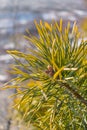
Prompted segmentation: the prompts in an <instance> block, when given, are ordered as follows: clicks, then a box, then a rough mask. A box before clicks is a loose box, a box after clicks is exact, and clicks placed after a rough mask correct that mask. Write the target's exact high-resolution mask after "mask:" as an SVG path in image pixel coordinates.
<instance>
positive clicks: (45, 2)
mask: <svg viewBox="0 0 87 130" xmlns="http://www.w3.org/2000/svg"><path fill="white" fill-rule="evenodd" d="M60 18H62V19H63V21H64V22H65V23H66V22H67V21H71V24H73V22H74V21H77V24H78V26H79V29H80V30H81V31H82V32H84V34H85V35H84V36H85V38H86V39H87V0H31V1H30V0H0V86H1V87H2V85H3V84H4V83H5V82H7V81H9V80H10V79H11V75H10V74H9V73H8V72H7V70H9V68H10V64H11V63H12V62H13V59H12V57H11V56H9V55H8V54H7V52H6V50H11V49H18V50H22V51H25V50H26V47H27V44H26V41H25V40H24V38H23V34H25V30H26V29H29V30H30V31H32V33H34V34H35V33H36V30H35V27H34V20H35V19H36V20H38V21H39V20H40V19H41V20H45V21H48V22H51V20H53V19H55V20H56V21H59V19H60ZM11 93H13V91H12V90H6V91H0V130H19V129H20V126H18V125H15V124H14V122H15V120H13V121H12V119H11V116H9V115H10V114H9V110H10V105H9V104H10V102H11V99H9V98H8V96H9V95H10V94H11ZM24 130H25V128H24Z"/></svg>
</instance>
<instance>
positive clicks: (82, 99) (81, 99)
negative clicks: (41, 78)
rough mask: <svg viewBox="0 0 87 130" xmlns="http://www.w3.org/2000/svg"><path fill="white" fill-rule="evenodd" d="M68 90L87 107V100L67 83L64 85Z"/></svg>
mask: <svg viewBox="0 0 87 130" xmlns="http://www.w3.org/2000/svg"><path fill="white" fill-rule="evenodd" d="M62 86H64V87H65V88H66V89H67V90H69V91H70V92H71V93H72V94H73V95H74V96H75V97H76V98H77V99H79V100H80V101H81V102H82V103H83V104H84V105H86V106H87V100H85V99H84V98H83V97H82V96H81V95H80V94H79V93H78V92H77V91H76V90H74V89H73V88H72V87H70V86H69V85H68V84H67V83H62Z"/></svg>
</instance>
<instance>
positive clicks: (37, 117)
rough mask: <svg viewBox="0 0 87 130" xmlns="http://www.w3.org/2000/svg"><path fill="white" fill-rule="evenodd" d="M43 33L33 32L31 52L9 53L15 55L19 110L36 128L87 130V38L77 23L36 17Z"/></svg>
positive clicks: (20, 115) (13, 84) (23, 118)
mask: <svg viewBox="0 0 87 130" xmlns="http://www.w3.org/2000/svg"><path fill="white" fill-rule="evenodd" d="M35 26H36V29H37V31H38V36H32V34H31V33H30V32H29V31H27V35H26V36H25V39H26V40H28V41H29V43H30V44H31V45H32V46H33V48H32V47H29V51H28V53H26V52H25V53H24V52H20V51H18V50H14V51H8V53H9V54H10V55H12V56H13V58H14V59H15V64H14V65H13V66H12V70H11V73H12V74H13V75H16V78H14V79H12V80H11V85H7V88H9V87H10V88H15V89H16V94H15V95H14V96H15V98H14V108H15V109H16V111H17V112H18V115H19V117H20V119H22V120H23V121H24V122H25V123H26V124H27V125H29V124H33V126H34V127H35V130H87V41H84V39H82V40H81V41H80V40H79V39H81V36H80V33H79V31H78V28H77V25H76V23H74V25H73V27H72V29H71V28H70V23H69V22H68V24H67V26H66V27H64V28H63V27H62V26H63V23H62V20H60V23H59V24H58V23H57V22H55V21H53V22H52V23H51V24H48V23H47V22H42V21H40V22H39V23H37V22H36V21H35ZM79 41H80V43H79Z"/></svg>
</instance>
